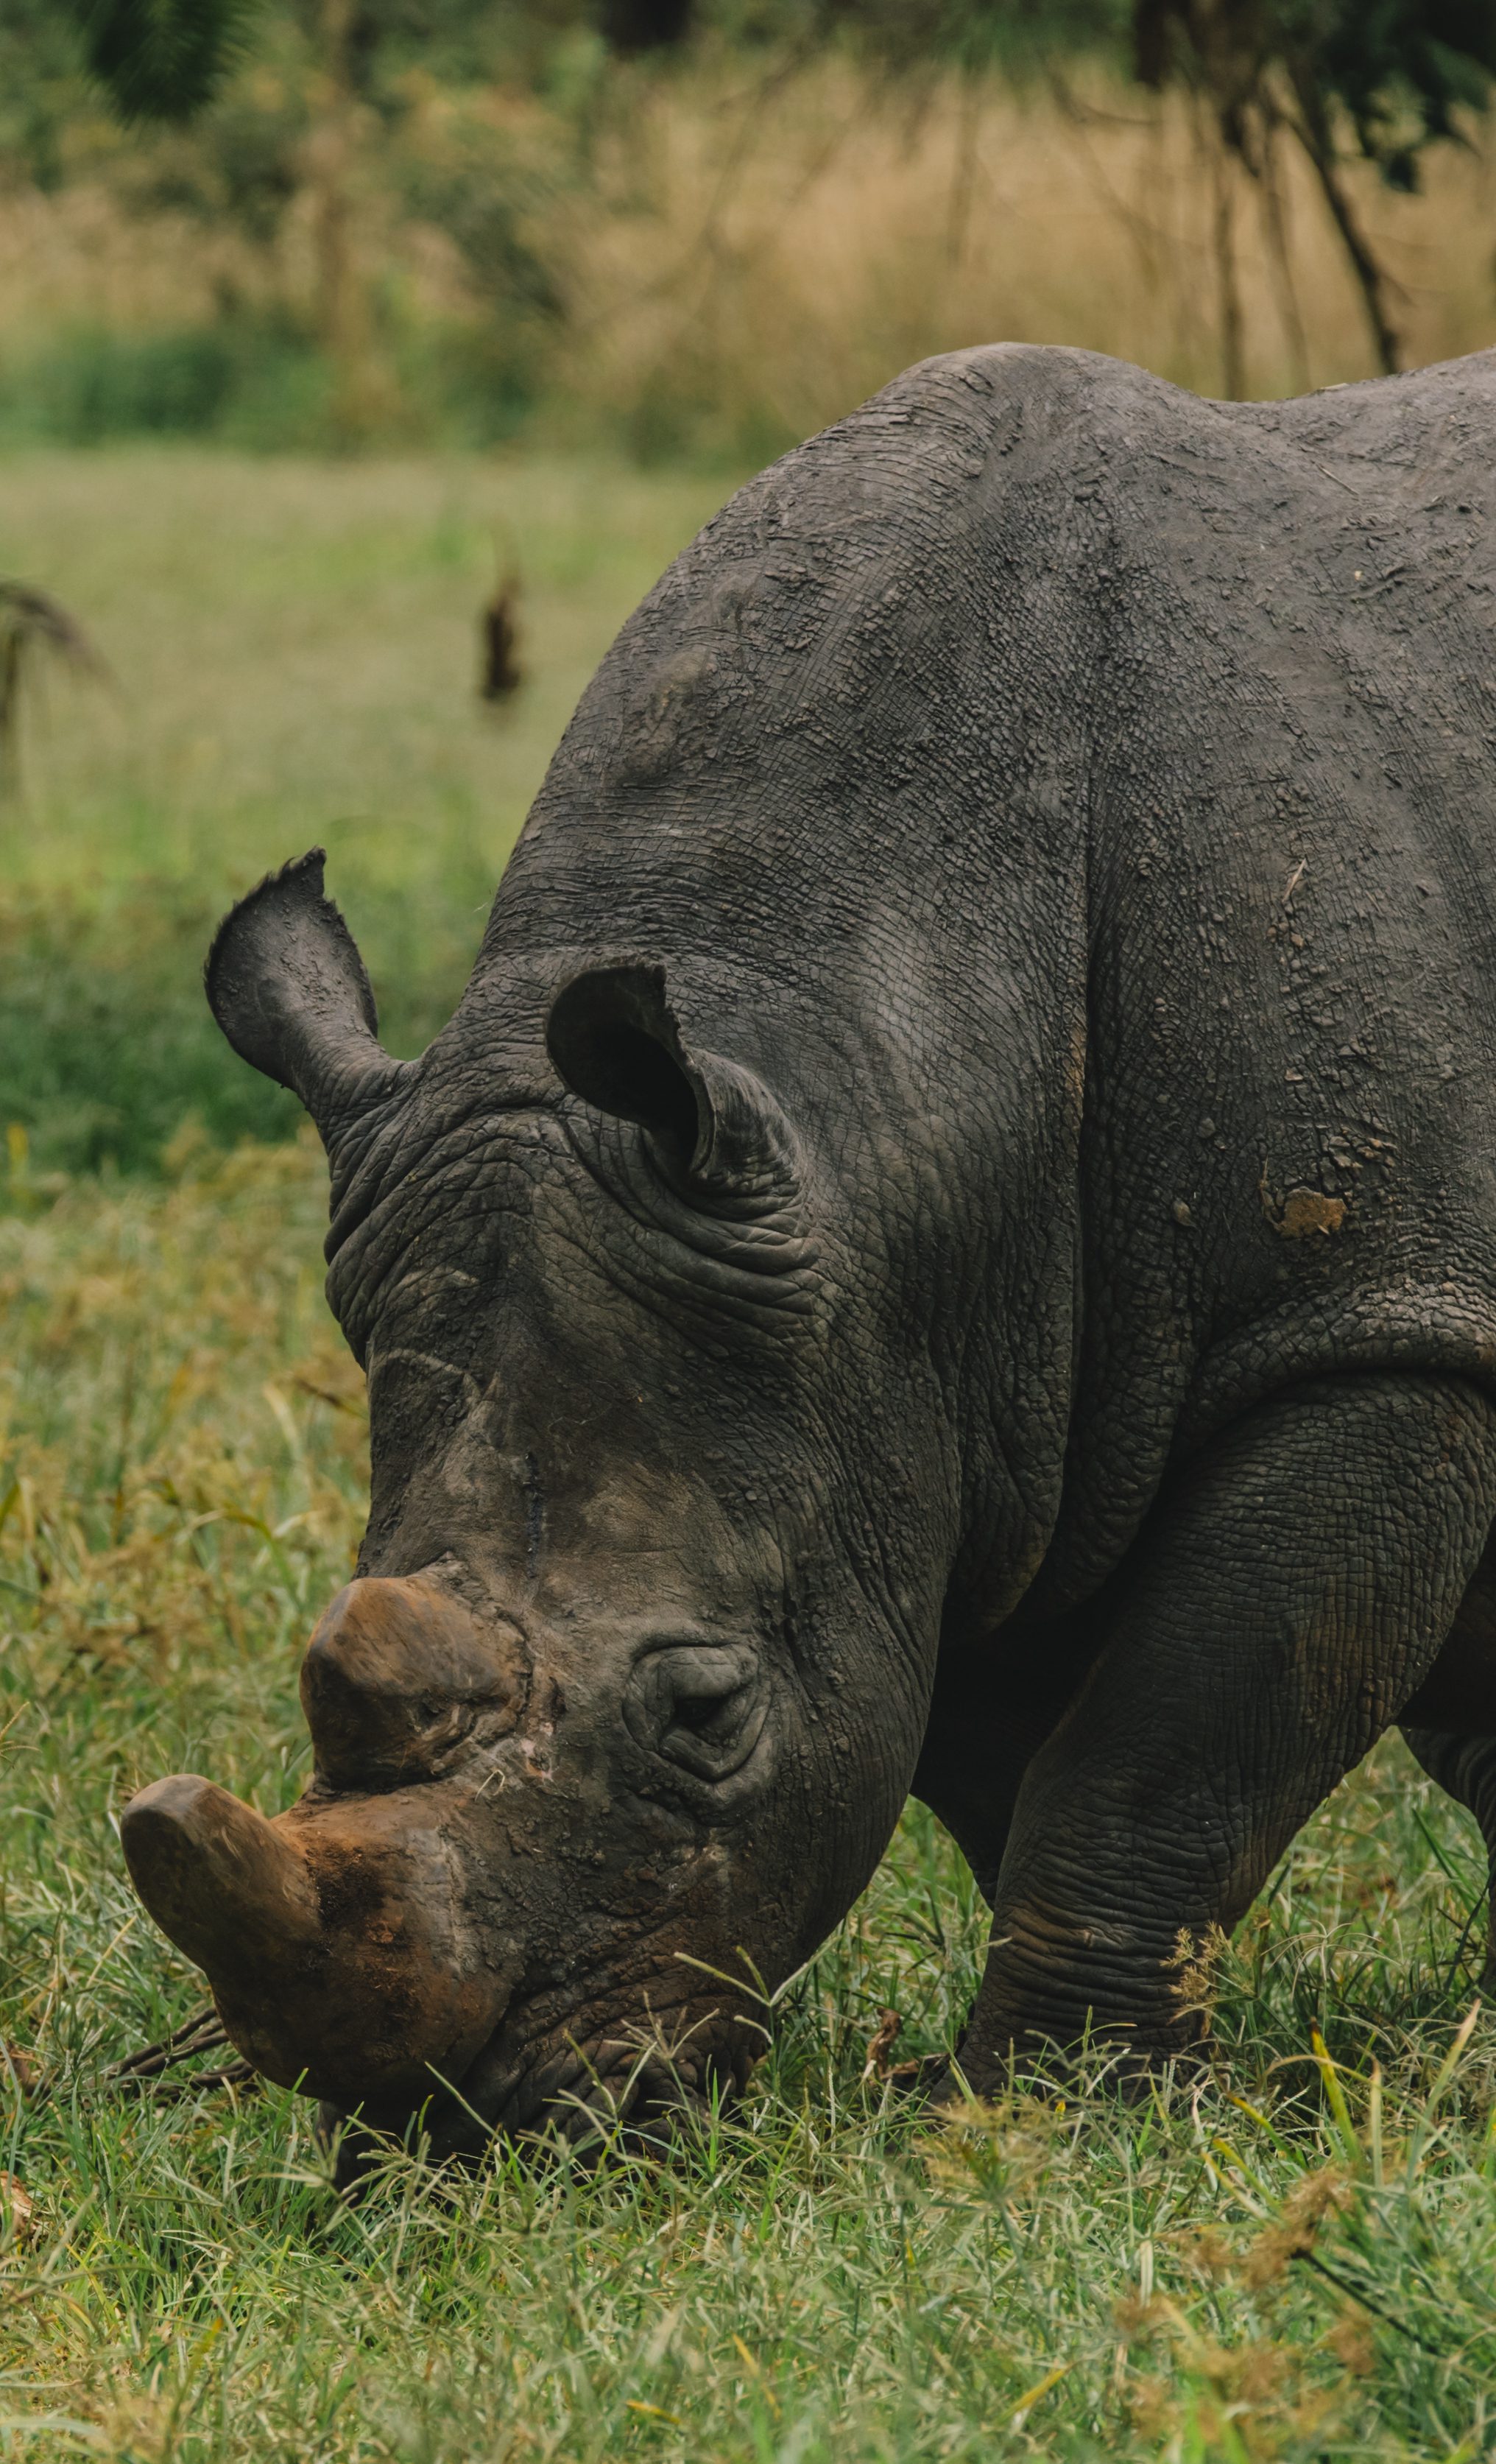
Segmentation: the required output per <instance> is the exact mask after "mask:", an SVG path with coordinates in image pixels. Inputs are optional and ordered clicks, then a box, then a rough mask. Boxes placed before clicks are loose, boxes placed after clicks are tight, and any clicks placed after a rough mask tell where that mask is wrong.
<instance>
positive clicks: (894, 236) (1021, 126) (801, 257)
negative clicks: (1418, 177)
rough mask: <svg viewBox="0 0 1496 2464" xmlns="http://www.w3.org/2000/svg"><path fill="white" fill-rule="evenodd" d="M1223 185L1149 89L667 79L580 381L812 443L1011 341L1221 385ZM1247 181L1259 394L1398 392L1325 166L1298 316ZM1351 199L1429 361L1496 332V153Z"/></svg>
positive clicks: (1240, 192) (1304, 236)
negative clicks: (1413, 186)
mask: <svg viewBox="0 0 1496 2464" xmlns="http://www.w3.org/2000/svg"><path fill="white" fill-rule="evenodd" d="M1217 176H1218V174H1217V165H1216V163H1215V160H1214V159H1213V157H1212V155H1211V153H1210V151H1209V149H1207V148H1206V147H1204V146H1203V145H1202V143H1201V139H1200V133H1199V128H1198V127H1197V125H1196V124H1195V123H1194V122H1193V121H1192V118H1191V116H1190V114H1189V113H1188V112H1187V111H1186V110H1185V109H1183V108H1182V107H1179V106H1175V105H1169V106H1155V105H1154V104H1152V103H1151V102H1150V101H1149V100H1148V99H1147V98H1146V97H1143V96H1140V95H1137V94H1135V93H1124V92H1115V91H1102V92H1097V93H1093V94H1091V95H1090V96H1089V97H1088V98H1085V99H1081V100H1080V101H1079V102H1077V103H1076V104H1075V105H1074V107H1073V108H1070V109H1067V108H1062V107H1061V105H1060V104H1059V103H1058V102H1056V101H1054V100H1050V99H1044V100H1040V99H1036V98H1034V97H1032V96H1029V97H1026V98H1025V97H1023V96H1019V95H1015V94H1012V93H1008V92H1005V91H1003V90H1002V89H1001V88H991V89H987V90H985V91H984V92H983V93H982V94H980V96H979V98H978V99H977V100H976V101H975V102H972V101H971V100H970V99H966V98H963V96H962V94H961V92H960V90H959V89H958V88H957V87H955V86H952V85H944V86H941V85H935V86H932V87H931V88H930V89H929V90H928V91H927V92H925V93H924V94H923V95H921V96H920V97H918V98H916V99H914V100H913V102H906V103H905V104H904V105H902V106H900V105H899V104H897V103H896V102H895V100H894V99H892V98H891V97H884V98H882V99H878V98H876V97H874V96H872V95H870V94H869V89H868V87H867V86H866V85H865V84H863V83H862V82H860V81H859V80H856V79H854V78H852V77H849V76H847V74H845V73H841V74H832V73H829V72H827V73H822V74H818V75H816V76H813V77H809V76H807V77H803V78H802V79H800V80H799V81H798V82H796V83H795V84H794V85H792V86H790V87H788V88H786V89H780V90H778V91H777V92H775V93H774V94H773V95H770V96H763V97H760V98H759V99H757V100H755V99H752V98H748V99H743V98H738V99H728V98H726V97H713V96H712V95H710V94H708V93H705V92H703V91H702V90H701V88H700V87H698V86H682V87H665V88H655V89H653V90H651V91H650V92H649V94H648V97H647V98H646V97H644V96H641V99H640V103H639V108H638V111H637V112H636V113H635V114H634V115H632V117H631V118H630V121H629V124H628V126H627V130H625V129H620V130H619V132H618V133H617V134H616V135H615V136H614V137H613V139H612V140H611V141H610V143H609V147H608V148H607V149H605V155H604V178H603V183H602V188H601V194H600V196H599V197H597V198H589V199H583V200H580V201H579V202H578V204H577V206H576V207H575V209H574V212H575V227H574V229H573V231H572V232H571V234H570V238H569V245H568V255H569V262H570V265H571V267H572V270H573V280H574V283H575V293H574V297H575V298H576V300H577V303H578V306H579V310H580V314H579V318H578V330H579V332H580V333H581V335H582V336H583V341H582V342H581V344H580V346H579V348H578V349H577V351H576V353H575V356H574V361H573V365H572V383H573V385H575V386H576V388H577V389H578V390H579V391H585V390H587V389H589V388H591V387H595V386H598V385H602V387H603V389H604V391H605V393H607V394H609V395H611V396H612V397H614V398H621V397H627V396H630V395H634V394H637V393H639V392H640V391H641V389H645V388H647V387H648V386H649V384H650V383H651V382H657V383H658V382H663V383H664V384H665V385H666V386H667V388H668V389H677V388H680V387H682V386H683V385H688V384H689V385H692V386H693V388H694V389H695V390H696V391H697V392H698V393H699V395H700V397H701V398H702V399H703V400H711V401H715V402H718V403H725V404H737V405H741V404H743V403H749V402H754V401H761V403H762V405H763V407H764V411H765V414H766V418H767V419H768V420H770V421H772V422H773V423H776V424H778V425H780V426H781V427H783V428H784V429H788V430H790V431H794V432H803V431H805V430H809V429H814V428H816V427H818V426H819V425H821V424H822V423H823V422H824V421H825V420H826V419H829V418H832V417H834V416H835V415H836V414H837V413H838V412H840V411H841V410H842V409H844V408H845V407H847V405H848V404H850V403H853V402H855V401H858V400H860V399H861V398H863V397H864V396H865V395H866V394H868V393H869V392H870V391H872V390H873V389H874V388H875V387H876V386H877V385H880V384H882V383H884V382H885V381H886V380H887V379H888V378H889V377H890V376H891V375H892V374H893V373H894V371H895V370H896V369H898V368H900V367H902V366H905V365H907V364H908V363H910V362H911V361H913V360H916V359H919V358H922V357H924V356H926V355H928V354H929V353H932V352H935V351H943V350H951V349H956V348H958V347H960V346H961V345H963V344H966V343H972V342H980V341H993V340H1000V339H1001V340H1005V341H1033V342H1068V343H1074V344H1078V345H1081V346H1083V347H1085V348H1088V349H1092V350H1100V351H1108V352H1111V353H1114V354H1115V355H1117V356H1118V357H1121V358H1125V359H1131V360H1135V361H1137V362H1139V363H1142V364H1143V365H1145V366H1147V367H1151V368H1153V369H1155V371H1156V372H1157V373H1158V374H1160V375H1162V376H1166V377H1169V378H1171V379H1172V380H1174V381H1175V382H1176V383H1178V384H1181V385H1191V386H1194V387H1196V388H1197V389H1199V390H1200V391H1204V392H1211V391H1216V390H1219V389H1220V388H1221V382H1222V353H1221V321H1220V276H1219V265H1218V258H1217V252H1216V246H1215V239H1214V215H1215V202H1216V191H1215V181H1216V178H1217ZM1229 185H1230V190H1231V203H1232V209H1233V219H1234V224H1235V231H1236V247H1237V255H1238V262H1239V275H1240V283H1241V290H1242V297H1243V323H1244V341H1245V362H1246V366H1245V376H1246V390H1247V391H1249V392H1251V393H1254V394H1263V395H1267V394H1275V393H1282V392H1287V391H1290V390H1298V389H1302V388H1306V387H1308V386H1309V385H1331V384H1335V383H1340V382H1344V381H1345V380H1348V379H1352V378H1355V377H1361V376H1367V375H1371V374H1374V373H1375V357H1374V353H1373V349H1372V345H1371V341H1370V337H1369V335H1368V331H1367V327H1366V321H1365V317H1364V313H1363V310H1362V307H1361V303H1360V299H1359V296H1358V294H1357V292H1356V290H1355V288H1354V285H1353V280H1352V277H1351V275H1350V272H1349V269H1348V267H1347V264H1346V261H1345V258H1344V255H1343V253H1342V252H1341V250H1340V247H1339V245H1338V242H1337V240H1336V239H1335V237H1334V235H1333V233H1332V231H1331V228H1330V226H1329V223H1328V220H1327V217H1326V213H1325V209H1324V207H1323V204H1322V202H1321V200H1320V197H1319V194H1318V191H1317V189H1316V188H1315V187H1314V186H1313V183H1312V179H1311V176H1310V175H1309V171H1308V169H1307V166H1304V165H1302V164H1301V162H1300V161H1299V160H1298V159H1297V158H1296V157H1295V158H1291V159H1290V157H1289V154H1288V152H1287V149H1286V150H1285V155H1284V160H1283V165H1282V180H1281V191H1282V210H1283V217H1284V222H1285V225H1286V227H1287V239H1288V253H1289V257H1290V262H1291V268H1292V277H1293V278H1292V294H1293V297H1292V299H1291V300H1290V299H1288V298H1287V297H1286V296H1285V286H1284V283H1283V281H1282V279H1281V277H1280V276H1279V275H1278V274H1277V273H1276V271H1275V266H1274V256H1273V251H1272V248H1271V245H1270V237H1269V230H1268V222H1267V213H1266V210H1265V209H1266V203H1267V201H1266V200H1265V198H1264V196H1263V193H1262V191H1261V189H1260V187H1257V186H1256V185H1255V184H1254V183H1253V182H1252V181H1250V180H1249V179H1248V178H1247V177H1246V176H1245V175H1244V174H1243V172H1242V171H1240V170H1239V169H1238V170H1234V171H1232V172H1231V173H1230V175H1229ZM1351 186H1352V189H1353V195H1354V197H1355V200H1356V203H1357V206H1358V209H1359V210H1360V212H1361V214H1362V216H1363V218H1364V221H1365V223H1366V225H1367V227H1368V228H1369V230H1370V231H1371V232H1372V234H1373V236H1374V238H1375V244H1376V247H1377V250H1378V253H1380V254H1381V255H1382V256H1383V258H1384V259H1385V261H1386V262H1387V263H1388V265H1389V267H1390V268H1391V270H1392V272H1393V273H1394V275H1396V277H1397V282H1398V285H1399V294H1398V297H1397V300H1396V304H1395V315H1396V319H1397V323H1398V325H1399V326H1400V328H1401V330H1402V332H1403V335H1404V336H1405V340H1406V352H1407V357H1408V359H1409V361H1410V363H1424V362H1427V361H1430V360H1437V359H1441V358H1446V357H1452V356H1454V355H1456V354H1457V353H1460V352H1463V351H1469V350H1475V349H1479V348H1482V347H1484V346H1485V345H1486V344H1487V343H1490V342H1492V341H1496V284H1493V279H1492V267H1491V255H1492V248H1493V245H1496V165H1493V163H1492V160H1491V158H1490V155H1489V153H1488V152H1483V151H1482V150H1480V149H1479V148H1478V147H1476V146H1474V145H1472V146H1471V147H1470V148H1469V149H1468V150H1464V149H1457V148H1454V147H1450V146H1446V147H1444V148H1443V149H1441V151H1439V152H1438V153H1436V154H1435V155H1433V156H1431V157H1430V159H1429V164H1428V179H1427V187H1426V193H1424V194H1423V195H1421V196H1419V197H1413V198H1407V197H1397V196H1395V195H1393V194H1392V193H1390V192H1389V191H1388V190H1387V189H1385V188H1384V187H1381V185H1380V184H1379V182H1378V181H1377V180H1376V178H1375V175H1373V174H1372V173H1370V172H1369V171H1365V170H1362V171H1361V172H1359V173H1356V174H1353V175H1352V181H1351ZM1296 328H1297V330H1295V329H1296Z"/></svg>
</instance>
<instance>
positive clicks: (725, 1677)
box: [624, 1642, 768, 1780]
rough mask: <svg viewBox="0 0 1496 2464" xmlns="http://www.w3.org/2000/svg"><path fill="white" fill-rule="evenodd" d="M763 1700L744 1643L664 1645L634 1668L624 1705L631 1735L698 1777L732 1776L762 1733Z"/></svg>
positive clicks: (752, 1655)
mask: <svg viewBox="0 0 1496 2464" xmlns="http://www.w3.org/2000/svg"><path fill="white" fill-rule="evenodd" d="M767 1713H768V1696H767V1691H766V1689H765V1687H764V1683H763V1677H762V1670H761V1668H760V1665H759V1655H758V1653H757V1652H756V1651H755V1650H754V1649H753V1648H752V1646H751V1645H750V1644H748V1643H745V1642H735V1643H666V1644H663V1645H661V1646H659V1647H657V1648H656V1649H655V1650H653V1651H650V1652H647V1653H646V1654H645V1656H644V1658H643V1659H642V1660H640V1661H637V1662H636V1663H635V1666H634V1671H633V1675H632V1677H631V1678H630V1680H629V1685H628V1692H627V1696H626V1698H625V1702H624V1717H625V1719H626V1720H627V1724H628V1727H629V1731H630V1733H631V1734H632V1735H633V1737H634V1738H635V1739H636V1740H637V1742H638V1743H639V1744H640V1745H641V1746H645V1747H647V1748H648V1749H649V1751H650V1752H651V1753H656V1754H663V1755H665V1756H666V1757H667V1759H668V1760H669V1761H671V1762H672V1763H676V1764H678V1765H679V1766H680V1767H681V1768H682V1769H683V1770H685V1771H691V1772H692V1773H693V1775H694V1776H695V1777H696V1778H697V1779H705V1780H720V1779H730V1778H731V1777H732V1775H733V1773H734V1772H735V1771H740V1770H741V1769H742V1766H743V1764H744V1763H745V1762H746V1761H747V1760H748V1757H749V1755H750V1754H751V1753H752V1751H753V1749H754V1748H755V1746H756V1745H757V1744H758V1742H759V1736H760V1734H761V1733H762V1729H763V1723H764V1720H765V1718H766V1716H767Z"/></svg>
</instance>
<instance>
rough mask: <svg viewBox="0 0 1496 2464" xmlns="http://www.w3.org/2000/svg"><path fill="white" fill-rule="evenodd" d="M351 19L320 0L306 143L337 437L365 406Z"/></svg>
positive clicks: (349, 437) (358, 431)
mask: <svg viewBox="0 0 1496 2464" xmlns="http://www.w3.org/2000/svg"><path fill="white" fill-rule="evenodd" d="M352 25H353V0H322V8H321V29H320V31H321V50H322V84H323V94H324V97H325V99H324V103H323V108H322V111H321V113H320V116H319V121H318V125H317V127H316V128H315V130H314V132H313V136H312V141H311V143H310V145H309V147H308V149H307V162H308V169H309V172H310V185H311V187H312V192H313V221H312V232H313V246H314V249H315V251H316V257H317V294H318V297H317V313H318V332H319V340H320V341H321V345H322V348H323V349H324V351H325V352H326V354H327V357H328V360H329V361H330V363H331V364H332V371H333V405H332V409H333V427H334V430H335V433H336V435H337V438H338V441H339V443H340V444H343V445H352V444H356V443H357V442H358V441H359V439H360V437H361V436H363V434H365V433H366V431H367V429H368V427H369V424H370V420H371V416H372V411H373V404H372V399H371V395H372V386H371V383H370V368H369V316H368V298H367V295H366V293H365V291H364V287H363V279H362V277H361V275H360V273H359V267H358V261H357V258H356V255H355V253H354V244H353V203H352V198H351V195H350V183H351V177H352V171H353V165H354V161H355V156H356V152H357V112H358V103H357V98H356V96H355V94H354V90H353V81H352V77H351V75H350V63H349V56H348V53H349V36H350V34H351V32H352Z"/></svg>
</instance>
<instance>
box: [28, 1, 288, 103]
mask: <svg viewBox="0 0 1496 2464" xmlns="http://www.w3.org/2000/svg"><path fill="white" fill-rule="evenodd" d="M72 6H73V13H74V15H75V16H76V17H77V22H78V25H79V27H80V29H81V31H82V36H83V55H84V59H85V61H86V62H87V65H88V68H89V70H90V72H91V74H92V75H93V76H94V77H97V78H98V79H99V83H100V84H101V85H102V86H103V87H104V88H105V90H106V92H107V93H108V95H109V98H110V100H111V102H112V103H113V105H114V107H115V109H116V111H117V112H118V113H119V115H120V117H121V120H124V121H138V120H165V121H169V120H190V119H191V117H192V115H193V113H194V112H198V111H201V110H202V108H203V105H204V104H205V103H206V102H209V101H211V99H212V98H213V96H214V95H215V94H216V92H217V91H218V88H219V87H220V85H221V84H222V83H223V81H224V79H225V77H228V75H229V74H230V71H231V69H232V68H233V67H234V66H235V65H236V63H237V62H238V60H239V58H240V57H241V56H242V55H243V52H244V50H245V48H246V45H247V43H248V40H249V35H250V29H251V26H252V23H253V19H254V18H255V17H256V16H257V15H258V14H259V5H258V0H72Z"/></svg>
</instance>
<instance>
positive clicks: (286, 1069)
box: [204, 847, 410, 1150]
mask: <svg viewBox="0 0 1496 2464" xmlns="http://www.w3.org/2000/svg"><path fill="white" fill-rule="evenodd" d="M325 861H326V857H325V854H324V851H323V849H322V848H321V847H313V848H312V849H311V850H310V852H309V853H308V854H306V855H303V856H297V859H296V861H295V862H294V863H292V864H288V865H285V866H283V867H282V868H281V869H280V871H279V872H273V873H268V874H267V875H266V877H265V879H264V880H263V881H262V882H261V883H260V884H259V887H258V888H257V889H255V890H252V891H250V893H249V896H248V897H247V898H241V899H240V901H239V903H238V905H237V907H234V908H232V909H231V911H230V913H228V914H227V915H226V916H225V918H224V920H223V922H222V924H220V926H219V928H218V931H217V934H216V935H215V937H214V940H213V946H212V948H211V949H210V950H209V954H208V964H207V966H206V968H205V969H204V982H205V985H206V988H207V992H208V1003H209V1008H210V1009H211V1011H212V1013H213V1016H214V1018H215V1019H216V1020H217V1022H218V1023H219V1025H220V1026H221V1027H222V1029H223V1031H224V1033H225V1035H226V1036H227V1037H228V1039H229V1041H230V1043H231V1045H232V1046H233V1048H234V1050H235V1052H237V1053H238V1054H239V1055H240V1057H241V1058H242V1059H243V1060H245V1061H248V1062H249V1063H250V1064H251V1065H252V1067H253V1068H255V1069H259V1070H262V1071H263V1072H264V1074H265V1076H266V1077H267V1078H274V1079H275V1080H276V1082H277V1083H278V1084H279V1085H280V1086H282V1087H289V1088H290V1089H291V1090H292V1092H293V1093H294V1094H296V1095H299V1097H300V1099H301V1101H302V1103H303V1104H304V1105H305V1106H306V1109H307V1111H309V1112H310V1113H311V1115H312V1118H313V1120H314V1121H315V1122H316V1124H317V1127H318V1130H319V1133H320V1134H321V1139H322V1143H323V1145H324V1146H326V1147H328V1148H329V1150H330V1149H331V1146H332V1143H333V1140H334V1138H335V1137H336V1135H337V1133H338V1132H339V1130H340V1129H341V1127H342V1126H343V1125H344V1123H346V1122H348V1121H350V1120H352V1119H353V1118H355V1117H356V1116H357V1115H358V1114H359V1113H361V1112H362V1111H365V1110H366V1109H367V1107H368V1106H369V1105H370V1104H373V1103H377V1102H378V1101H379V1100H380V1099H381V1098H382V1097H383V1096H385V1095H386V1094H389V1093H391V1092H392V1091H393V1089H394V1088H395V1087H396V1086H397V1085H398V1084H399V1082H400V1080H401V1079H402V1078H403V1077H404V1076H405V1074H406V1072H407V1069H408V1068H409V1067H410V1064H409V1063H407V1062H401V1061H393V1060H391V1058H390V1056H389V1054H388V1053H387V1052H385V1050H384V1048H383V1046H382V1045H381V1044H380V1041H379V1032H378V1027H379V1022H378V1019H377V1017H376V1014H375V1009H374V995H373V992H372V990H371V989H370V986H369V979H368V976H367V974H366V972H365V970H364V965H363V959H362V958H361V957H360V956H359V953H358V948H357V945H356V944H355V941H354V938H353V935H352V934H351V933H350V932H349V930H348V927H347V926H346V924H345V923H344V922H343V920H342V917H341V915H340V913H338V910H337V908H336V907H335V906H334V905H333V903H332V901H331V899H329V898H325V897H324V896H323V895H322V867H323V865H324V863H325Z"/></svg>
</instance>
